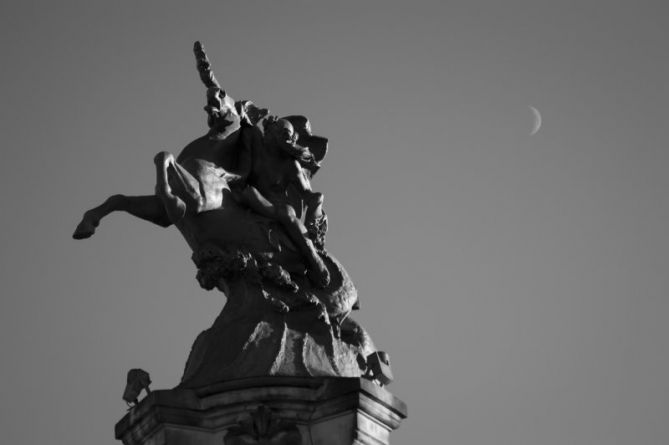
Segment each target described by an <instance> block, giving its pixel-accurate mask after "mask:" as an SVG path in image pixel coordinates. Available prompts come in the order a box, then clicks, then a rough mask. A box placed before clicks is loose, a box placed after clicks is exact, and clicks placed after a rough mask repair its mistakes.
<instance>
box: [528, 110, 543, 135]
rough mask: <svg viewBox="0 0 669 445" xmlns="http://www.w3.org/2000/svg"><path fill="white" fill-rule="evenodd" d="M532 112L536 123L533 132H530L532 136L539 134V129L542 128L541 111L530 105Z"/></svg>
mask: <svg viewBox="0 0 669 445" xmlns="http://www.w3.org/2000/svg"><path fill="white" fill-rule="evenodd" d="M530 110H532V116H533V117H534V123H533V125H532V132H530V136H532V135H535V134H537V132H538V131H539V129H540V128H541V113H539V110H537V109H536V108H534V107H533V106H532V105H530Z"/></svg>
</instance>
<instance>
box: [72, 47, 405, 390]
mask: <svg viewBox="0 0 669 445" xmlns="http://www.w3.org/2000/svg"><path fill="white" fill-rule="evenodd" d="M194 53H195V57H196V62H197V68H198V72H199V74H200V78H201V80H202V81H203V83H204V85H205V87H206V88H207V105H206V106H205V107H204V109H205V111H206V113H207V124H208V127H209V130H208V132H207V134H205V135H204V136H202V137H200V138H198V139H196V140H194V141H193V142H191V143H190V144H188V145H187V146H186V147H185V148H184V149H183V150H182V151H181V153H179V155H178V156H177V157H176V158H175V157H174V156H173V155H172V154H170V153H168V152H160V153H158V154H157V155H156V156H155V158H154V163H155V167H156V187H155V193H154V194H153V195H145V196H124V195H113V196H111V197H110V198H108V199H107V200H105V201H104V202H103V203H102V204H100V205H99V206H97V207H95V208H92V209H91V210H88V211H87V212H85V213H84V216H83V218H82V220H81V222H80V223H79V225H78V226H77V228H76V230H75V231H74V234H73V237H74V238H75V239H84V238H89V237H91V236H92V235H93V234H94V233H95V231H96V228H97V227H98V225H99V224H100V221H101V220H102V219H103V218H104V217H105V216H106V215H108V214H109V213H111V212H115V211H125V212H127V213H129V214H131V215H133V216H135V217H138V218H141V219H144V220H147V221H149V222H152V223H154V224H157V225H160V226H162V227H168V226H170V225H174V226H175V227H176V228H177V229H178V230H179V231H180V232H181V234H182V235H183V237H184V238H185V240H186V242H187V243H188V245H189V247H190V248H191V250H192V259H193V261H194V263H195V265H196V267H197V268H198V272H197V280H198V282H199V283H200V285H201V286H202V287H203V288H205V289H208V290H211V289H214V288H216V289H218V290H220V291H222V292H223V293H224V294H225V295H226V297H227V303H226V304H225V306H224V308H223V311H222V312H221V314H220V315H219V317H218V318H217V319H216V321H215V322H214V325H213V326H212V327H211V328H210V329H208V330H206V331H204V332H202V333H201V334H200V335H199V336H198V338H197V339H196V341H195V343H194V345H193V348H192V350H191V353H190V356H189V358H188V361H187V363H186V369H185V371H184V375H183V377H182V381H181V384H180V386H181V387H197V386H202V385H206V384H210V383H214V382H218V381H222V380H228V379H233V378H239V377H247V376H263V375H290V376H342V377H366V378H369V379H371V380H374V381H377V382H379V381H382V382H383V383H384V384H386V383H388V381H389V378H388V379H379V377H378V376H379V375H380V374H379V373H371V372H369V369H370V368H369V366H368V363H369V362H368V361H367V360H366V359H364V358H366V357H372V354H374V353H375V352H377V351H376V349H375V347H374V345H373V343H372V341H371V339H370V338H369V336H368V335H367V333H366V332H365V331H364V329H363V328H362V327H361V326H360V325H359V324H357V323H356V322H355V321H354V320H353V319H352V318H351V317H350V316H349V315H350V313H351V311H352V310H354V309H357V308H358V296H357V292H356V290H355V287H354V286H353V283H352V282H351V280H350V278H349V276H348V274H347V273H346V271H345V270H344V268H343V267H342V266H341V264H339V262H338V261H337V260H336V259H335V258H334V257H333V256H332V255H330V254H329V253H328V252H327V250H326V249H325V234H326V231H327V216H326V214H325V211H324V209H323V195H322V194H321V193H317V192H314V191H313V190H312V187H311V180H312V178H313V176H314V175H315V173H316V172H317V171H318V170H319V168H320V167H321V162H322V161H323V159H324V157H325V155H326V153H327V143H328V140H327V139H326V138H323V137H320V136H316V135H314V134H313V133H312V131H311V124H310V122H309V120H308V119H307V118H306V117H304V116H296V115H292V116H285V117H282V118H279V117H276V116H273V115H271V114H270V112H269V110H267V109H264V108H259V107H257V106H256V105H255V104H254V103H253V102H251V101H234V100H233V99H232V98H231V97H230V96H229V95H228V94H227V93H226V92H225V90H223V89H222V88H221V86H220V84H219V83H218V81H217V80H216V78H215V76H214V74H213V72H212V70H211V66H210V63H209V60H208V59H207V56H206V54H205V52H204V48H203V47H202V45H201V44H200V43H199V42H196V43H195V47H194ZM386 356H387V355H384V357H386ZM361 357H363V359H362V360H361ZM384 375H392V374H390V372H389V368H388V372H386V373H385V374H384Z"/></svg>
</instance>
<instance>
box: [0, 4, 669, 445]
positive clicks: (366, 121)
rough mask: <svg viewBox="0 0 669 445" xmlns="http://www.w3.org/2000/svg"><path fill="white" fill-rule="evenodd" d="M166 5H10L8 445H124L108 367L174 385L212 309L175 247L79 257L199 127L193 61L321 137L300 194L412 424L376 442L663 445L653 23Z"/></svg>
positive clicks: (667, 334)
mask: <svg viewBox="0 0 669 445" xmlns="http://www.w3.org/2000/svg"><path fill="white" fill-rule="evenodd" d="M184 4H185V2H157V1H142V2H129V1H126V2H116V1H115V2H96V1H80V2H69V1H59V2H31V1H21V2H18V1H17V2H13V4H7V2H5V3H3V5H2V6H0V51H1V53H0V54H2V60H3V69H2V71H1V73H0V104H1V105H0V113H2V114H1V115H0V125H1V131H2V133H1V134H2V138H3V154H4V162H2V163H1V164H0V180H1V181H2V193H1V194H0V199H1V201H0V202H1V203H2V208H3V215H4V217H3V218H2V220H1V222H0V224H1V225H2V227H1V230H0V236H1V237H2V239H1V242H2V244H1V245H2V250H1V252H2V253H1V254H2V265H3V267H2V269H1V271H0V274H1V276H0V279H1V282H2V287H3V290H2V307H1V308H0V354H1V355H0V356H1V357H2V366H0V382H1V383H0V385H1V386H0V390H1V393H0V398H1V399H2V400H3V403H2V406H1V407H0V410H1V412H0V426H1V429H2V431H3V433H2V434H3V441H4V442H5V443H8V444H33V443H47V442H48V443H54V444H65V443H67V444H82V445H83V444H88V443H98V444H103V445H104V444H109V445H111V444H114V443H116V442H115V440H114V438H113V425H114V424H115V422H116V421H117V420H119V419H120V418H121V416H123V414H124V412H125V406H124V404H123V402H122V401H121V394H122V390H123V387H124V384H125V373H126V371H127V370H128V369H129V368H131V367H142V368H144V369H147V370H148V371H149V372H150V373H151V375H152V378H153V381H154V385H153V387H154V388H169V387H172V386H174V385H176V384H177V383H178V380H179V377H180V375H181V372H182V369H183V365H184V363H185V359H186V357H187V354H188V350H189V348H190V345H191V343H192V341H193V340H194V338H195V336H196V335H197V333H198V332H200V331H201V330H203V329H205V328H207V327H208V326H209V325H210V324H211V323H212V321H213V319H214V317H215V316H216V315H217V313H218V311H219V310H220V308H221V307H222V304H223V302H224V298H223V296H222V295H221V294H219V293H215V292H205V291H204V290H202V289H200V288H199V287H198V285H197V282H196V281H195V278H194V277H195V269H194V266H193V264H192V263H191V260H190V253H189V251H188V248H187V246H186V244H185V242H184V241H182V239H181V238H180V235H179V234H178V232H177V231H176V230H175V229H173V228H172V229H159V228H156V227H153V226H151V225H150V224H148V223H146V222H143V221H140V220H133V219H131V218H130V217H129V216H127V215H115V216H112V217H110V218H109V219H108V220H106V221H104V222H103V224H102V226H101V228H100V230H99V232H98V234H97V235H96V236H95V237H94V238H92V239H90V240H87V241H85V242H75V241H73V240H72V239H71V238H70V236H71V233H72V231H73V229H74V227H75V225H76V223H77V222H78V219H79V217H80V215H81V213H82V212H83V211H84V210H85V209H86V208H88V207H90V206H92V205H95V204H97V203H98V202H99V201H100V200H102V199H103V198H105V197H106V196H108V195H110V194H112V193H126V194H147V193H151V192H152V190H153V164H152V162H151V160H152V157H153V155H154V154H155V153H156V152H158V151H160V150H169V151H172V152H178V151H179V150H180V148H181V147H183V146H184V145H185V144H186V143H187V142H188V141H190V140H192V139H194V138H196V137H198V136H200V135H201V134H203V132H204V131H205V127H206V124H205V115H204V112H203V111H202V106H203V105H204V103H205V99H204V89H203V87H202V86H201V84H200V82H199V80H198V78H197V74H196V71H195V68H194V61H193V56H192V52H191V48H192V44H193V41H195V40H198V39H199V40H202V41H203V42H204V44H205V46H206V48H207V51H208V54H209V56H210V59H211V60H212V63H213V66H214V69H215V72H216V74H217V76H218V78H219V80H220V81H221V83H222V84H223V85H224V87H225V88H226V90H227V91H228V92H229V93H230V94H231V95H232V96H233V97H235V98H237V99H242V98H248V99H252V100H254V101H255V102H256V103H258V104H260V105H263V106H268V107H270V108H271V110H272V111H273V112H275V113H276V114H279V115H286V114H293V113H301V114H306V115H308V116H309V117H310V118H311V121H312V124H313V127H314V131H315V132H317V133H320V134H322V135H325V136H327V137H329V138H330V141H331V145H330V152H329V154H328V157H327V159H326V162H325V164H324V168H323V169H322V170H321V171H320V172H319V174H318V176H317V177H316V179H315V181H314V187H315V189H317V190H319V191H322V192H324V193H325V195H326V209H327V211H328V214H329V216H330V222H331V225H330V232H329V237H328V247H329V250H330V251H331V252H332V253H333V254H334V255H335V256H337V257H338V258H339V259H340V260H341V262H342V263H343V264H344V265H345V267H346V268H347V269H348V271H349V273H350V274H351V276H352V277H353V279H354V282H355V283H356V285H357V287H358V289H359V292H360V296H361V300H362V310H361V311H360V312H358V313H357V314H356V319H357V320H359V321H360V322H362V323H363V324H364V325H365V326H366V327H367V329H368V330H369V331H370V333H371V334H372V336H373V338H374V339H375V341H376V343H377V345H378V346H379V347H380V348H381V349H384V350H386V351H388V352H389V353H390V354H391V358H392V363H393V369H394V373H395V376H396V382H395V383H394V384H393V385H392V386H391V387H390V389H391V390H392V391H393V392H394V393H395V394H396V395H397V396H399V397H400V398H402V399H403V400H405V401H406V402H407V403H408V404H409V414H410V418H409V419H408V420H407V421H406V422H405V423H404V424H403V425H402V427H401V428H400V429H399V430H398V431H397V432H396V433H394V435H393V436H392V442H393V443H395V444H409V443H445V444H458V445H488V444H489V445H493V444H494V445H507V444H508V445H565V444H575V445H578V444H588V445H599V444H601V445H629V444H632V443H633V444H640V445H651V444H653V445H661V444H665V443H666V441H667V438H668V437H669V422H667V420H668V419H669V379H668V378H667V377H668V376H669V346H668V345H669V342H668V341H667V340H669V323H667V322H666V321H665V319H666V317H667V316H669V295H668V293H667V290H668V289H669V273H667V272H668V271H667V265H668V264H669V253H668V252H669V236H668V234H667V227H668V221H669V193H667V190H669V175H668V174H667V167H668V166H669V151H668V150H669V146H668V145H669V144H668V141H669V135H668V133H667V124H666V122H667V118H668V117H669V116H668V112H667V103H668V99H669V90H668V88H667V79H669V62H668V60H669V59H667V42H668V41H669V31H668V30H669V7H668V6H667V4H666V2H665V1H659V0H658V1H625V2H621V1H613V0H607V1H603V0H602V1H584V0H581V1H550V2H549V1H537V0H535V1H522V2H521V1H488V2H481V1H466V2H465V1H463V2H446V1H440V2H411V6H409V2H391V1H384V2H373V1H356V2H341V1H338V2H328V3H325V2H318V1H282V2H270V1H266V2H261V1H245V2H240V1H236V2H223V1H218V2H213V1H212V2H189V5H190V6H188V7H186V6H184ZM530 105H532V106H534V107H536V108H538V109H539V110H540V111H541V113H542V114H543V118H544V124H543V127H542V129H541V130H540V131H539V133H538V134H536V135H534V136H529V133H530V131H531V128H532V114H531V112H530V109H529V106H530Z"/></svg>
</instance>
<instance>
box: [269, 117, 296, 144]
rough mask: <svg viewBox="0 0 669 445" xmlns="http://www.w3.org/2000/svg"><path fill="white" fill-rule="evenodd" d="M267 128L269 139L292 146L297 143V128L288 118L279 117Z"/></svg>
mask: <svg viewBox="0 0 669 445" xmlns="http://www.w3.org/2000/svg"><path fill="white" fill-rule="evenodd" d="M267 130H268V131H267V136H268V138H269V140H270V141H271V142H273V143H275V144H277V145H283V146H291V147H292V146H294V145H295V144H296V143H297V136H298V135H297V133H296V132H295V128H293V124H291V123H290V122H289V121H287V120H286V119H278V120H277V121H275V122H273V123H272V124H271V125H270V127H269V128H268V129H267Z"/></svg>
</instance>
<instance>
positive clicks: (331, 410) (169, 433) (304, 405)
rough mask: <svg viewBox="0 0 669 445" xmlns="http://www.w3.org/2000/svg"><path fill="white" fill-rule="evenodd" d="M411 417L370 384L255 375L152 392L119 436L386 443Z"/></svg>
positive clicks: (163, 442) (146, 444) (131, 443)
mask: <svg viewBox="0 0 669 445" xmlns="http://www.w3.org/2000/svg"><path fill="white" fill-rule="evenodd" d="M406 412H407V409H406V405H405V404H404V402H402V401H401V400H399V399H398V398H397V397H395V396H393V395H392V394H391V393H390V392H388V391H387V390H385V389H383V388H380V387H379V386H377V385H376V384H374V383H372V382H370V381H368V380H364V379H357V378H293V377H261V378H257V377H256V378H248V379H242V380H234V381H228V382H225V383H220V384H215V385H210V386H207V387H202V388H198V389H180V388H176V389H171V390H158V391H153V392H152V393H151V394H149V395H148V396H147V397H146V398H144V400H142V401H141V402H140V403H139V405H137V406H135V407H133V408H131V410H130V411H129V412H128V413H127V414H126V415H125V416H124V417H123V419H121V421H120V422H118V423H117V424H116V429H115V433H116V438H117V439H119V440H121V441H122V442H123V444H125V445H250V444H275V445H352V444H355V445H386V444H388V443H389V436H390V433H391V432H392V431H393V430H395V429H397V428H398V427H399V425H400V422H401V421H402V419H404V418H406Z"/></svg>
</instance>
